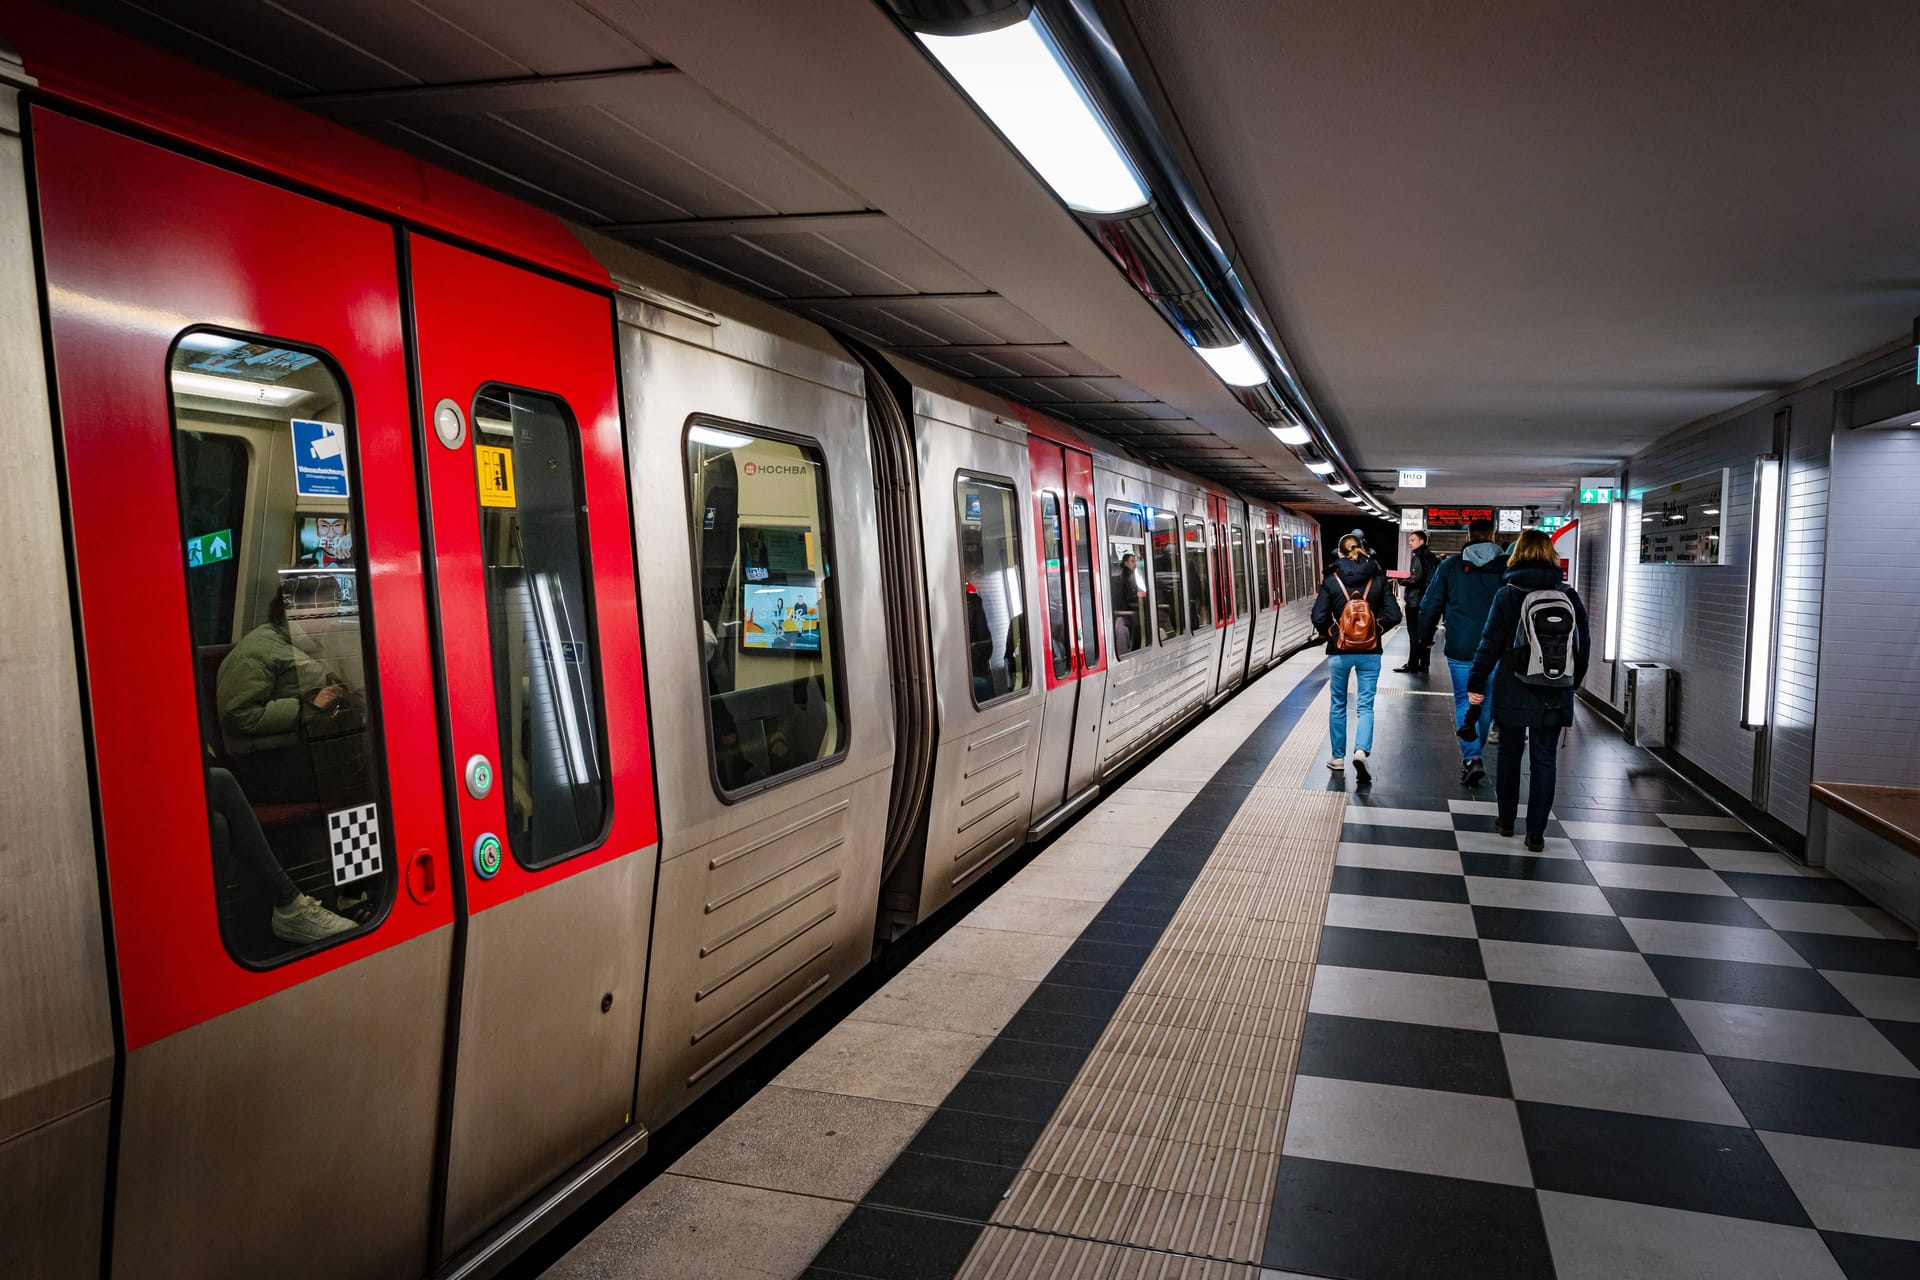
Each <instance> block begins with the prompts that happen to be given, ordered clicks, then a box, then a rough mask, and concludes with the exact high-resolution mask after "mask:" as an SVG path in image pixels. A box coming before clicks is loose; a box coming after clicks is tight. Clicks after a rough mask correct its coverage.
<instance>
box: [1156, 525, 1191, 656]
mask: <svg viewBox="0 0 1920 1280" xmlns="http://www.w3.org/2000/svg"><path fill="white" fill-rule="evenodd" d="M1151 514H1152V527H1153V622H1154V629H1155V630H1156V631H1157V632H1158V633H1159V636H1160V643H1161V644H1165V643H1166V642H1167V641H1169V640H1171V639H1172V638H1173V637H1175V636H1177V635H1179V634H1180V633H1181V632H1183V631H1185V630H1186V627H1185V626H1184V625H1183V624H1182V621H1181V613H1180V548H1179V547H1178V546H1176V545H1174V544H1175V542H1176V540H1177V539H1178V538H1179V536H1180V517H1179V516H1178V515H1176V514H1175V513H1173V512H1171V511H1155V512H1152V513H1151Z"/></svg>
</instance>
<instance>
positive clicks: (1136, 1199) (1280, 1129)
mask: <svg viewBox="0 0 1920 1280" xmlns="http://www.w3.org/2000/svg"><path fill="white" fill-rule="evenodd" d="M1325 704H1326V695H1325V694H1324V693H1323V694H1322V695H1321V696H1320V698H1318V699H1317V700H1316V701H1315V703H1314V706H1313V707H1312V708H1311V709H1309V710H1308V711H1307V713H1306V714H1304V715H1303V716H1302V717H1301V719H1300V723H1299V724H1298V725H1297V726H1296V728H1295V729H1294V731H1293V732H1292V733H1291V734H1290V735H1288V738H1287V741H1286V743H1285V744H1284V745H1283V746H1282V747H1281V749H1280V751H1278V752H1277V753H1275V755H1274V757H1273V759H1272V760H1271V761H1270V762H1269V763H1268V765H1267V767H1266V769H1265V770H1264V771H1263V772H1262V774H1261V776H1260V779H1259V781H1258V782H1257V783H1255V784H1254V785H1253V786H1252V787H1250V788H1249V789H1248V794H1247V797H1246V799H1245V801H1244V802H1243V803H1242V805H1241V807H1240V808H1239V810H1238V811H1237V813H1236V814H1235V816H1234V818H1233V820H1232V821H1231V823H1230V824H1229V825H1228V827H1227V829H1226V831H1225V832H1224V833H1223V834H1222V835H1221V837H1220V839H1219V841H1218V843H1217V844H1216V846H1215V848H1214V849H1213V851H1212V853H1211V854H1210V855H1209V856H1208V858H1207V862H1206V864H1205V865H1204V866H1203V867H1202V868H1201V870H1200V872H1199V874H1198V876H1197V877H1196V878H1195V880H1194V882H1193V885H1192V887H1191V888H1190V889H1189V890H1188V892H1187V894H1186V897H1185V898H1184V899H1183V900H1182V902H1181V905H1180V907H1179V910H1178V911H1177V912H1176V914H1175V915H1174V918H1173V920H1172V921H1171V922H1170V924H1169V925H1168V927H1167V929H1166V931H1165V932H1164V934H1163V935H1162V936H1161V938H1160V940H1159V942H1158V943H1157V944H1156V945H1155V947H1154V949H1153V951H1152V953H1151V955H1150V956H1149V957H1148V959H1147V962H1146V964H1145V965H1144V966H1143V967H1142V969H1141V970H1140V972H1139V974H1138V976H1137V977H1136V978H1135V979H1134V981H1133V983H1132V984H1131V986H1130V987H1129V989H1128V991H1127V994H1126V996H1125V998H1124V999H1123V1001H1122V1003H1121V1005H1120V1007H1119V1010H1118V1011H1117V1012H1116V1013H1115V1015H1114V1017H1113V1020H1112V1022H1111V1023H1110V1024H1109V1025H1108V1026H1107V1028H1106V1030H1105V1032H1104V1033H1103V1034H1102V1035H1101V1037H1100V1040H1099V1041H1098V1043H1097V1044H1096V1045H1095V1046H1094V1049H1093V1051H1092V1054H1091V1055H1090V1056H1089V1057H1088V1059H1087V1061H1086V1063H1085V1065H1084V1066H1083V1067H1082V1068H1081V1070H1080V1073H1079V1075H1078V1076H1077V1077H1076V1078H1075V1080H1074V1083H1073V1086H1072V1088H1071V1090H1070V1091H1069V1092H1068V1094H1067V1096H1066V1099H1065V1100H1064V1101H1063V1102H1062V1103H1061V1104H1060V1106H1059V1108H1058V1109H1057V1110H1056V1111H1055V1113H1054V1115H1053V1117H1052V1119H1051V1121H1050V1122H1049V1123H1048V1125H1047V1127H1046V1129H1045V1130H1044V1131H1043V1133H1042V1134H1041V1136H1040V1139H1039V1141H1038V1142H1037V1143H1035V1145H1034V1148H1033V1150H1032V1152H1031V1153H1030V1154H1029V1156H1028V1157H1027V1160H1026V1162H1025V1164H1024V1167H1023V1168H1022V1169H1021V1170H1020V1172H1019V1173H1018V1174H1017V1175H1016V1176H1015V1178H1014V1181H1013V1185H1012V1187H1011V1189H1010V1190H1009V1192H1008V1194H1007V1196H1006V1198H1005V1199H1004V1200H1003V1201H1002V1202H1001V1204H1000V1206H999V1208H998V1210H997V1211H996V1212H995V1213H994V1215H993V1218H992V1222H993V1224H994V1225H993V1226H991V1227H989V1228H988V1230H987V1231H986V1232H984V1233H983V1234H982V1236H981V1238H980V1240H979V1241H978V1242H977V1243H976V1245H975V1247H974V1249H973V1252H972V1253H971V1254H970V1255H969V1257H968V1259H967V1264H966V1266H965V1267H963V1268H962V1270H961V1272H960V1274H961V1276H962V1277H963V1278H966V1280H987V1278H988V1277H1003V1276H1006V1277H1010V1276H1015V1275H1035V1276H1061V1277H1088V1278H1090V1280H1108V1278H1109V1277H1116V1278H1117V1277H1123V1276H1124V1277H1134V1276H1139V1277H1146V1276H1155V1277H1158V1276H1162V1275H1165V1276H1169V1277H1171V1276H1191V1277H1195V1278H1196V1280H1197V1278H1199V1277H1209V1278H1211V1277H1220V1278H1221V1280H1228V1278H1230V1277H1231V1278H1234V1280H1237V1278H1238V1277H1241V1276H1247V1277H1251V1276H1253V1275H1254V1274H1255V1270H1254V1268H1253V1267H1252V1266H1251V1265H1250V1264H1253V1263H1255V1262H1256V1261H1257V1259H1258V1257H1259V1253H1260V1248H1261V1245H1262V1242H1263V1241H1264V1239H1265V1236H1266V1229H1267V1215H1268V1213H1269V1211H1270V1207H1271V1199H1272V1195H1273V1186H1274V1177H1275V1174H1276V1171H1277V1169H1278V1164H1279V1159H1280V1142H1281V1137H1282V1135H1283V1134H1284V1132H1285V1130H1286V1121H1287V1104H1288V1101H1289V1099H1290V1097H1291V1094H1292V1088H1293V1077H1294V1070H1295V1066H1296V1064H1297V1062H1298V1060H1299V1051H1300V1033H1301V1029H1302V1026H1303V1025H1304V1023H1305V1020H1306V1007H1307V998H1308V994H1309V992H1310V989H1311V987H1312V982H1313V963H1314V957H1315V955H1316V954H1317V953H1318V951H1319V947H1320V928H1321V919H1322V917H1323V916H1324V914H1325V911H1326V902H1327V893H1328V888H1329V885H1330V882H1331V880H1332V876H1333V862H1334V855H1335V852H1336V849H1337V847H1338V844H1339V838H1340V824H1341V822H1342V820H1343V818H1344V816H1345V808H1346V797H1345V795H1344V794H1342V793H1339V792H1329V791H1307V790H1304V789H1303V788H1302V783H1303V780H1304V779H1305V777H1306V775H1307V773H1308V772H1309V770H1310V769H1312V768H1313V767H1314V765H1315V764H1316V763H1317V761H1318V758H1319V755H1320V751H1321V746H1322V744H1323V742H1324V739H1325V732H1326V727H1325V726H1326V718H1325V714H1324V711H1325ZM1123 1246H1124V1247H1123Z"/></svg>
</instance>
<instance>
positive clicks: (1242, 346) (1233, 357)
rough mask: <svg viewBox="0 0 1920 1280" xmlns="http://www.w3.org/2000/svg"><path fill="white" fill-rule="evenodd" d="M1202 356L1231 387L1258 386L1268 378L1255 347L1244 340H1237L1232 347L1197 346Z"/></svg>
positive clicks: (1196, 348)
mask: <svg viewBox="0 0 1920 1280" xmlns="http://www.w3.org/2000/svg"><path fill="white" fill-rule="evenodd" d="M1194 350H1195V351H1198V352H1199V353H1200V358H1201V359H1202V360H1205V361H1206V362H1207V363H1208V364H1210V365H1212V366H1213V371H1214V372H1215V373H1217V374H1219V375H1220V381H1222V382H1224V383H1226V384H1227V385H1228V386H1230V387H1257V386H1259V385H1260V384H1261V383H1263V382H1265V381H1266V380H1267V371H1266V370H1265V369H1264V368H1262V367H1261V365H1260V358H1259V357H1258V356H1256V355H1254V354H1253V348H1252V347H1250V346H1248V345H1247V344H1246V343H1244V342H1236V343H1234V344H1233V345H1232V346H1230V347H1195V348H1194Z"/></svg>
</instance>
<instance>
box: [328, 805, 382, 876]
mask: <svg viewBox="0 0 1920 1280" xmlns="http://www.w3.org/2000/svg"><path fill="white" fill-rule="evenodd" d="M327 844H328V846H329V847H330V848H331V849H332V851H333V882H334V883H335V884H336V885H341V884H347V883H349V882H350V881H354V880H362V879H365V878H366V877H367V876H372V875H378V874H380V809H379V807H378V806H377V805H371V804H357V805H354V806H353V807H352V808H351V809H335V810H334V811H333V812H332V813H330V814H328V815H327Z"/></svg>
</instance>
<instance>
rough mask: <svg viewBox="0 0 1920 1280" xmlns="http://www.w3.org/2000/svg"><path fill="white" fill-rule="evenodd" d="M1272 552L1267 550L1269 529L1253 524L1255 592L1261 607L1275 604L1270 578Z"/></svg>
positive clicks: (1255, 599) (1256, 600)
mask: <svg viewBox="0 0 1920 1280" xmlns="http://www.w3.org/2000/svg"><path fill="white" fill-rule="evenodd" d="M1270 558H1271V556H1270V553H1269V552H1268V550H1267V531H1266V529H1265V528H1264V527H1263V526H1261V525H1255V526H1253V594H1254V601H1255V603H1256V604H1258V605H1259V607H1260V608H1262V609H1265V608H1269V607H1270V606H1271V605H1272V604H1273V584H1272V583H1271V582H1270V581H1269V580H1268V579H1269V574H1268V569H1269V567H1270V565H1269V561H1270Z"/></svg>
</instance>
